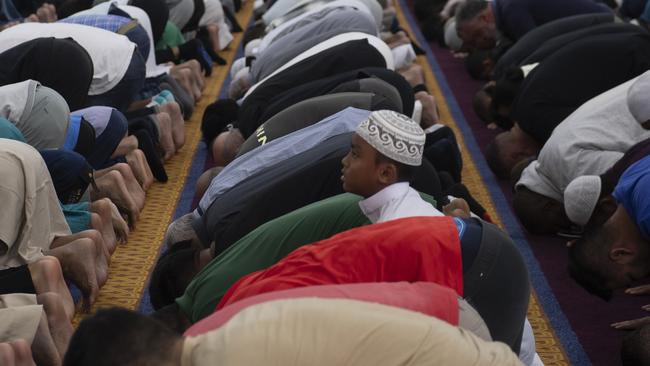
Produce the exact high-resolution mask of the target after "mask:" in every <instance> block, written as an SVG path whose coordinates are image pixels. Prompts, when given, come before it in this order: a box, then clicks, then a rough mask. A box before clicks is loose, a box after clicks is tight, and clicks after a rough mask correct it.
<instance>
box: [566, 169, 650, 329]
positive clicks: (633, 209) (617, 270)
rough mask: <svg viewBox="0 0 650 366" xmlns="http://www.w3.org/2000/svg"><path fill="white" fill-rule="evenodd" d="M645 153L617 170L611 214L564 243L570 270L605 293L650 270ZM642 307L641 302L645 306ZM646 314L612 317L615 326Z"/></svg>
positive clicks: (644, 289) (644, 290)
mask: <svg viewBox="0 0 650 366" xmlns="http://www.w3.org/2000/svg"><path fill="white" fill-rule="evenodd" d="M648 179H650V157H645V158H643V159H641V160H639V161H637V162H636V163H634V164H632V165H631V166H630V167H629V168H628V169H627V170H626V171H625V172H624V173H623V175H622V176H621V178H620V180H619V181H618V184H617V185H616V188H615V189H614V193H613V196H614V198H615V200H616V203H617V206H616V209H615V211H614V214H613V215H611V216H610V217H609V219H607V221H605V223H604V224H602V225H594V226H588V227H587V228H586V229H585V234H584V236H583V237H581V238H580V239H577V240H574V241H571V242H569V243H568V246H569V273H570V274H571V276H572V277H573V278H574V279H575V280H576V281H577V282H578V283H579V284H580V285H581V286H583V287H584V288H585V289H586V290H587V291H589V292H590V293H592V294H594V295H597V296H600V297H602V298H604V299H609V298H611V296H612V290H614V289H619V288H625V287H628V286H630V285H631V284H632V283H633V282H634V281H637V280H641V279H646V278H647V277H648V275H649V274H650V244H649V242H648V240H649V238H650V236H649V233H650V231H649V230H650V226H649V224H648V223H649V222H650V220H648V217H649V216H648V214H649V212H650V210H649V209H648V202H647V198H646V197H647V195H645V194H644V192H645V190H646V187H647V186H648V185H647V183H648ZM649 289H650V286H648V285H643V286H639V287H634V288H630V289H628V290H627V291H626V293H628V294H634V295H643V294H648V293H649ZM644 308H645V307H644ZM648 322H650V317H645V318H641V319H638V320H635V321H627V322H620V323H615V324H613V326H614V327H615V328H618V329H633V328H636V327H639V326H641V325H644V324H647V323H648Z"/></svg>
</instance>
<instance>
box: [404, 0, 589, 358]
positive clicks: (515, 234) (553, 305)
mask: <svg viewBox="0 0 650 366" xmlns="http://www.w3.org/2000/svg"><path fill="white" fill-rule="evenodd" d="M399 3H400V6H401V8H402V10H403V12H404V15H405V17H406V19H407V20H408V22H409V23H410V24H411V28H412V30H413V32H414V36H415V37H416V39H417V42H418V43H419V44H420V46H421V47H422V48H423V49H424V50H425V51H426V57H427V60H428V61H429V65H431V67H432V69H433V73H434V75H435V76H436V80H437V82H438V85H439V86H440V89H441V90H442V92H443V94H444V96H445V99H446V101H447V104H448V105H449V108H450V110H451V114H452V117H453V118H454V121H455V122H456V125H457V126H458V128H459V129H460V130H461V132H462V133H463V137H464V139H465V145H466V146H467V149H468V150H469V154H470V155H471V156H472V159H473V160H474V163H475V164H476V166H477V169H478V171H479V174H480V175H481V179H482V180H483V182H484V184H485V185H486V187H487V189H488V192H489V193H490V196H491V197H492V201H493V203H494V206H495V208H496V210H497V213H498V214H499V217H500V218H501V221H502V222H503V224H504V225H505V227H506V230H507V231H508V233H509V234H510V236H511V237H512V239H513V240H514V242H515V243H516V244H517V246H518V248H519V250H520V251H521V253H522V255H523V257H524V260H525V262H526V265H527V267H528V271H529V273H530V279H531V283H532V285H533V287H534V288H535V291H536V292H537V295H538V298H539V302H540V304H541V306H542V308H543V310H544V312H545V314H546V316H547V317H548V319H549V321H550V322H551V326H552V327H553V329H554V331H555V333H556V335H557V336H558V338H559V340H560V342H561V343H562V346H563V347H564V349H565V351H566V353H567V356H568V357H569V360H570V361H571V364H574V365H591V361H590V360H589V357H588V356H587V354H586V353H585V351H584V349H583V348H582V345H581V344H580V342H579V341H578V338H577V336H576V334H575V332H573V330H572V328H571V325H570V324H569V321H568V319H567V318H566V316H565V315H564V313H563V312H562V309H561V308H560V304H559V303H558V302H557V299H556V298H555V295H554V294H553V290H552V289H551V287H550V286H549V284H548V282H547V281H546V277H545V276H544V272H543V271H542V269H541V268H540V265H539V262H538V261H537V259H536V258H535V255H534V254H533V251H532V250H531V248H530V245H529V244H528V241H527V240H526V239H525V236H524V233H523V231H522V228H521V226H520V225H519V223H518V222H517V219H516V218H515V217H514V215H513V213H512V210H511V209H510V205H509V204H508V202H507V200H506V198H505V196H504V195H503V192H501V189H500V188H499V185H498V183H497V182H496V180H495V177H494V175H493V174H492V172H491V171H490V169H489V167H488V165H487V162H486V161H485V158H484V157H483V153H482V152H481V150H480V148H479V146H478V144H477V142H476V140H475V139H474V134H473V133H472V129H471V128H470V127H469V124H468V123H467V121H466V119H465V116H464V114H463V112H462V110H461V109H460V107H459V106H458V102H457V101H456V98H455V97H454V94H453V92H452V91H451V88H450V87H449V84H448V83H447V79H446V78H445V75H444V73H443V72H442V69H441V68H440V65H439V64H438V62H437V60H436V58H435V56H434V55H433V52H432V51H431V48H430V47H429V43H428V41H427V40H426V39H425V38H424V36H423V35H422V33H421V32H420V29H419V27H418V25H417V24H418V23H417V22H416V21H415V19H414V18H413V15H412V14H411V11H410V9H409V7H408V4H407V3H406V1H405V0H399Z"/></svg>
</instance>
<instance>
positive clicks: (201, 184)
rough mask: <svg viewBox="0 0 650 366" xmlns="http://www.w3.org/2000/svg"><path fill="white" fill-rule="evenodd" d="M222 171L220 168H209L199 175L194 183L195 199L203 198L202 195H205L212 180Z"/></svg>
mask: <svg viewBox="0 0 650 366" xmlns="http://www.w3.org/2000/svg"><path fill="white" fill-rule="evenodd" d="M222 170H223V167H221V166H216V167H214V168H210V169H208V170H206V171H204V172H203V174H201V176H200V177H199V179H197V181H196V190H195V193H194V195H195V196H196V197H203V194H205V191H207V190H208V187H209V186H210V183H212V179H214V177H216V176H217V175H219V173H221V171H222Z"/></svg>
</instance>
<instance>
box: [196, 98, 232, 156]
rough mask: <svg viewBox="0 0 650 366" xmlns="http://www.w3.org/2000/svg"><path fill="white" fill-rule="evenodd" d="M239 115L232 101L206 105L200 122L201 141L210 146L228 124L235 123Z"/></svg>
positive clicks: (226, 100)
mask: <svg viewBox="0 0 650 366" xmlns="http://www.w3.org/2000/svg"><path fill="white" fill-rule="evenodd" d="M238 115H239V105H238V104H237V102H236V101H235V100H232V99H220V100H217V101H215V102H214V103H212V104H210V105H208V106H207V107H206V108H205V112H203V119H202V120H201V134H202V135H203V141H205V143H206V144H207V145H208V146H210V143H211V142H212V140H214V139H215V138H216V137H217V136H218V135H219V134H220V133H222V132H224V131H225V130H226V127H227V126H228V124H232V123H235V122H236V121H237V118H238Z"/></svg>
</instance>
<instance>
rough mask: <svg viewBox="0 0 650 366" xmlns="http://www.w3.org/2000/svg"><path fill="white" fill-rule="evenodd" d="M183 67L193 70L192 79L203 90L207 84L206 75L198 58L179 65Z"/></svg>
mask: <svg viewBox="0 0 650 366" xmlns="http://www.w3.org/2000/svg"><path fill="white" fill-rule="evenodd" d="M179 66H180V67H181V68H186V69H189V70H190V71H191V79H192V81H193V82H194V83H196V85H197V86H198V87H199V88H200V89H201V90H203V87H204V86H205V76H203V71H201V64H200V63H199V62H198V61H197V60H189V61H186V62H183V63H182V64H180V65H179Z"/></svg>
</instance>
